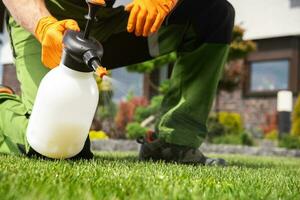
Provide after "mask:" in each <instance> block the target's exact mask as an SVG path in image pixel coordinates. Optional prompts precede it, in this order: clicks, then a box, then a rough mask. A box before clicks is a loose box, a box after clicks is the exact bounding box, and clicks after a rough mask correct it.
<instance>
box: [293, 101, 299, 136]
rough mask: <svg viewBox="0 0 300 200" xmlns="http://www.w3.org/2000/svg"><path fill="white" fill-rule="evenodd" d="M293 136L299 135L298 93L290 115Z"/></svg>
mask: <svg viewBox="0 0 300 200" xmlns="http://www.w3.org/2000/svg"><path fill="white" fill-rule="evenodd" d="M291 134H292V135H293V136H298V137H300V95H299V96H298V98H297V101H296V104H295V108H294V111H293V115H292V130H291Z"/></svg>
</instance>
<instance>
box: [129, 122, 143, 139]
mask: <svg viewBox="0 0 300 200" xmlns="http://www.w3.org/2000/svg"><path fill="white" fill-rule="evenodd" d="M147 130H148V129H147V128H145V127H142V126H141V125H140V124H139V123H137V122H132V123H129V124H127V126H126V133H127V138H129V139H137V138H139V137H143V136H145V134H146V132H147Z"/></svg>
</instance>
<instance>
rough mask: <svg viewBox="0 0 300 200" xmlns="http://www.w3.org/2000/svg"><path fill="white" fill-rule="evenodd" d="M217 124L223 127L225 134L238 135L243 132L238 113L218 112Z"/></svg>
mask: <svg viewBox="0 0 300 200" xmlns="http://www.w3.org/2000/svg"><path fill="white" fill-rule="evenodd" d="M218 120H219V122H220V123H221V124H222V125H223V126H224V127H225V133H226V134H239V133H241V132H242V131H243V122H242V118H241V115H240V114H238V113H229V112H220V113H219V114H218Z"/></svg>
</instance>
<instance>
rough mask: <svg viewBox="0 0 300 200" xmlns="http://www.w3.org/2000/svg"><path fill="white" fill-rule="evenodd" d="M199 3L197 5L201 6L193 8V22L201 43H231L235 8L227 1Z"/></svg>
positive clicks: (212, 0) (213, 0)
mask: <svg viewBox="0 0 300 200" xmlns="http://www.w3.org/2000/svg"><path fill="white" fill-rule="evenodd" d="M199 2H200V3H195V4H200V5H197V6H195V7H194V8H193V9H194V10H193V12H192V14H191V22H192V25H193V27H194V30H195V31H196V33H197V35H198V38H199V40H200V42H201V43H225V44H228V43H230V42H231V39H232V29H233V26H234V17H235V10H234V8H233V6H232V5H231V4H230V3H229V2H228V1H226V0H211V1H210V2H209V3H204V4H203V5H201V1H199ZM204 2H207V1H204ZM197 8H198V9H197Z"/></svg>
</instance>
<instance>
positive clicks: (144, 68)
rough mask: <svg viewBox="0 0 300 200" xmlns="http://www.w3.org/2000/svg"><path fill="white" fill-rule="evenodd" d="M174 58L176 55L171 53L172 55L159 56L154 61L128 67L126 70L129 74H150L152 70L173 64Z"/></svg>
mask: <svg viewBox="0 0 300 200" xmlns="http://www.w3.org/2000/svg"><path fill="white" fill-rule="evenodd" d="M176 58H177V56H176V53H175V52H173V53H170V54H167V55H164V56H160V57H158V58H155V59H153V60H150V61H147V62H143V63H138V64H134V65H130V66H128V67H127V70H128V71H131V72H139V73H150V72H152V71H153V70H154V69H157V68H159V67H162V66H164V65H166V64H169V63H172V62H175V60H176Z"/></svg>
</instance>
